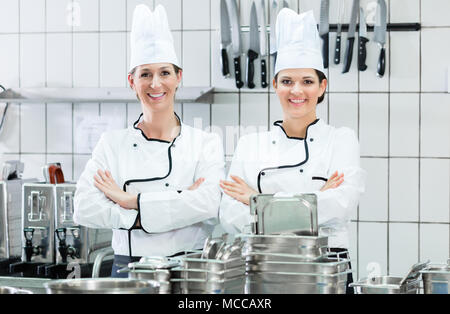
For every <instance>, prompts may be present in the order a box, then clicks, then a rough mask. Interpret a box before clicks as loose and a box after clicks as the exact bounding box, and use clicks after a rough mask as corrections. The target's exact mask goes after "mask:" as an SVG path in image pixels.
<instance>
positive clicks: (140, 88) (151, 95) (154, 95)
mask: <svg viewBox="0 0 450 314" xmlns="http://www.w3.org/2000/svg"><path fill="white" fill-rule="evenodd" d="M181 76H182V71H181V70H179V71H178V73H176V71H175V67H174V66H173V65H172V64H170V63H154V64H144V65H140V66H138V67H136V69H135V71H133V72H132V73H130V74H128V82H129V83H130V87H131V88H132V89H133V90H134V91H135V92H136V96H137V97H138V99H139V100H140V101H141V104H142V106H143V110H144V109H149V110H151V111H153V112H157V111H164V110H168V109H170V110H173V104H174V100H175V92H176V90H177V87H178V85H179V84H180V82H181Z"/></svg>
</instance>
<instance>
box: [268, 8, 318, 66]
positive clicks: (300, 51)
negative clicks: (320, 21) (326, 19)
mask: <svg viewBox="0 0 450 314" xmlns="http://www.w3.org/2000/svg"><path fill="white" fill-rule="evenodd" d="M276 38H277V47H278V51H277V60H276V63H275V74H277V73H278V72H280V71H281V70H284V69H296V68H312V69H316V70H319V71H321V72H322V73H325V71H324V68H323V59H322V52H321V41H320V37H319V32H318V30H317V23H316V20H315V19H314V15H313V11H308V12H305V13H302V14H297V13H296V12H294V11H292V10H291V9H288V8H284V9H282V10H281V11H280V13H279V14H278V16H277V22H276Z"/></svg>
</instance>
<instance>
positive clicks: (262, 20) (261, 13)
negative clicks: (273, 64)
mask: <svg viewBox="0 0 450 314" xmlns="http://www.w3.org/2000/svg"><path fill="white" fill-rule="evenodd" d="M256 11H257V15H258V24H259V25H260V26H261V29H260V31H259V47H260V49H259V54H260V58H261V87H262V88H266V87H267V65H266V59H265V57H266V56H267V29H266V14H265V0H259V2H258V4H257V6H256Z"/></svg>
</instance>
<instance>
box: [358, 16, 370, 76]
mask: <svg viewBox="0 0 450 314" xmlns="http://www.w3.org/2000/svg"><path fill="white" fill-rule="evenodd" d="M358 34H359V45H358V46H359V48H358V70H360V71H365V70H366V69H367V65H366V56H367V50H366V44H367V42H368V41H369V39H368V38H367V24H366V16H365V14H364V9H363V8H360V9H359V32H358Z"/></svg>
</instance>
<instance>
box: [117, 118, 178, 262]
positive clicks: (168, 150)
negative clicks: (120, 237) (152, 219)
mask: <svg viewBox="0 0 450 314" xmlns="http://www.w3.org/2000/svg"><path fill="white" fill-rule="evenodd" d="M174 114H175V116H176V118H177V119H178V121H179V122H180V132H179V133H178V135H177V136H176V137H175V138H174V139H173V141H172V142H168V141H163V140H159V139H153V138H148V137H147V136H146V135H145V134H144V132H143V131H142V130H141V129H139V128H138V127H137V124H138V123H139V120H141V117H142V116H143V113H141V115H140V116H139V118H138V119H137V121H136V122H134V124H133V128H135V129H136V130H140V131H141V134H142V136H143V137H144V138H145V139H146V140H147V141H156V142H162V143H171V144H170V146H169V148H168V149H167V155H168V159H169V171H168V172H167V174H166V175H165V176H163V177H153V178H147V179H131V180H127V181H126V182H125V183H124V184H123V188H122V190H123V191H125V192H126V191H127V186H128V185H130V184H131V183H135V182H151V181H158V180H164V179H165V178H167V177H168V176H169V175H170V173H171V172H172V152H171V149H172V146H173V145H174V144H175V141H176V140H177V138H178V137H179V136H180V134H181V128H182V125H181V119H180V117H179V116H178V115H177V114H176V112H174ZM140 199H141V194H140V193H139V194H138V196H137V205H138V208H137V211H138V214H137V216H136V220H135V222H134V224H133V226H132V227H131V228H130V229H128V245H129V256H130V257H131V256H132V254H131V231H132V230H134V229H141V230H143V231H144V232H145V233H147V234H151V233H150V232H148V231H146V230H145V229H144V227H143V225H142V222H141V226H140V227H136V223H137V221H138V220H139V221H140V219H141V206H140Z"/></svg>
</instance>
